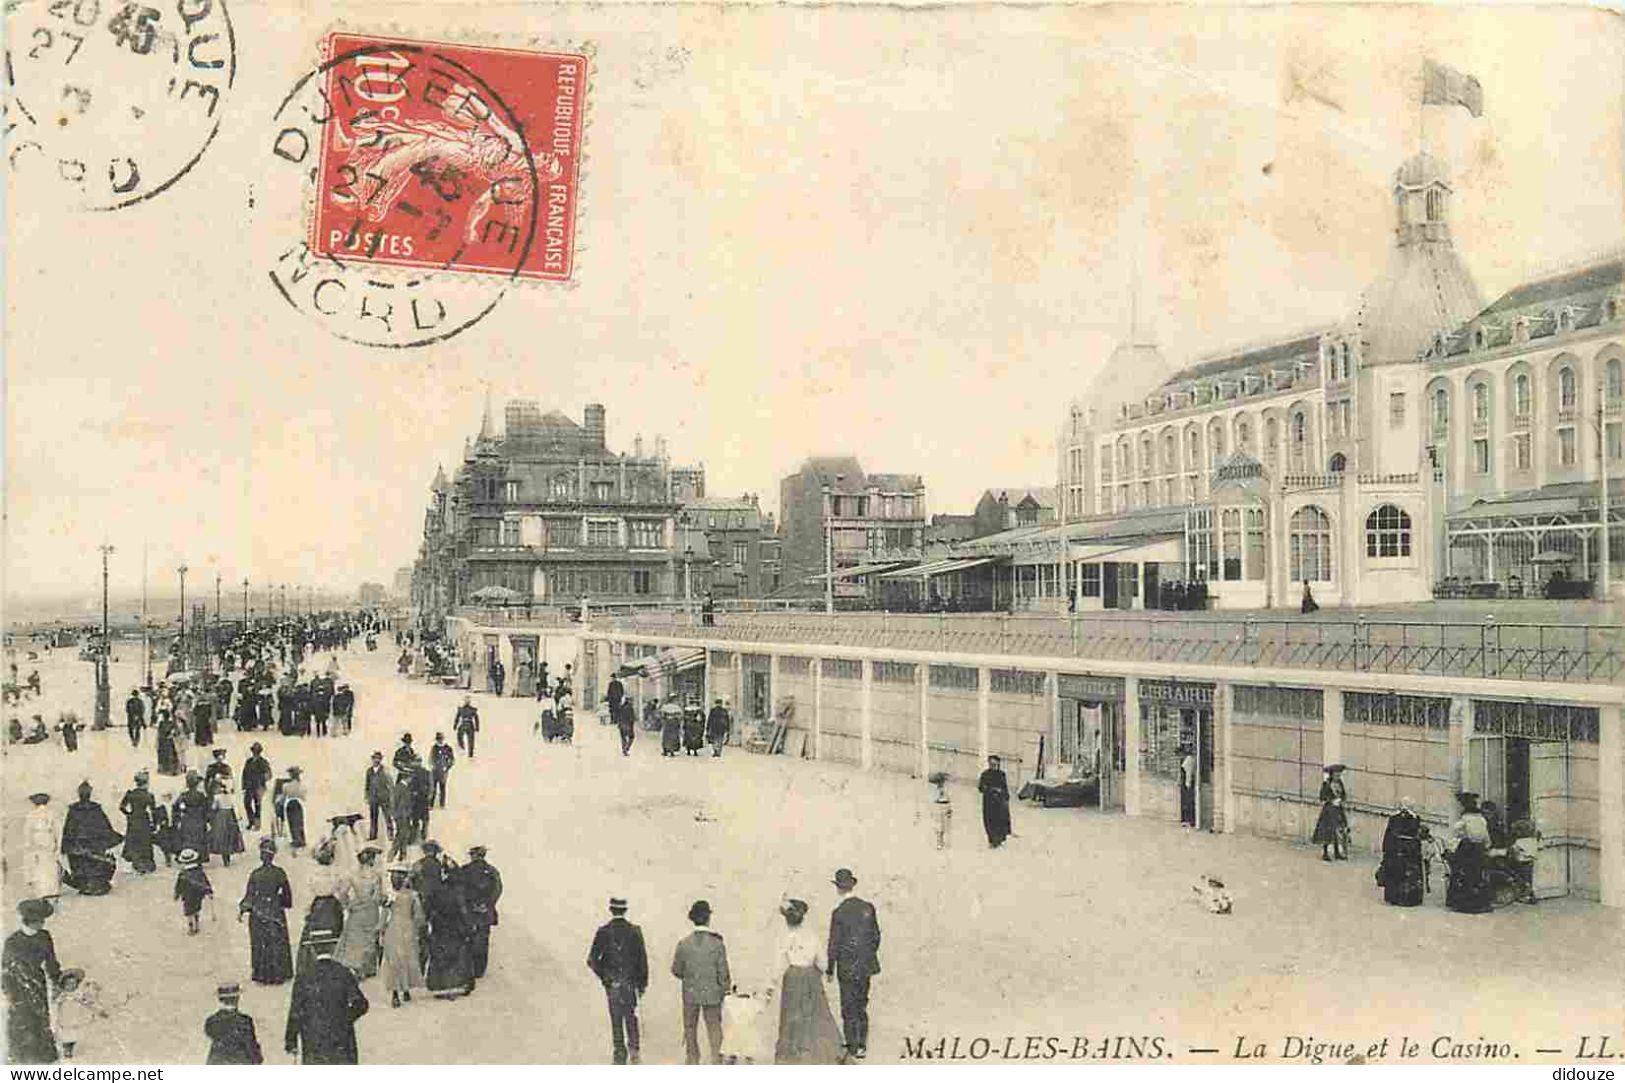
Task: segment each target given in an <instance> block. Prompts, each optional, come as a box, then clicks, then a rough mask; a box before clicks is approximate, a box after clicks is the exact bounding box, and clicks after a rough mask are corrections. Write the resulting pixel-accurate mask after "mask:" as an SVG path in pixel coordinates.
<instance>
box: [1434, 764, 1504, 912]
mask: <svg viewBox="0 0 1625 1083" xmlns="http://www.w3.org/2000/svg"><path fill="white" fill-rule="evenodd" d="M1456 800H1457V802H1458V803H1459V804H1460V805H1461V818H1460V819H1459V820H1457V821H1456V823H1455V826H1454V827H1452V828H1451V829H1450V840H1451V843H1452V845H1451V847H1450V876H1449V879H1448V880H1447V881H1446V883H1445V891H1444V904H1445V905H1446V906H1448V907H1449V908H1450V909H1452V910H1454V911H1456V912H1457V913H1458V914H1487V913H1489V911H1490V910H1491V908H1492V906H1493V890H1492V889H1491V887H1490V885H1489V880H1488V878H1487V877H1486V876H1485V875H1484V857H1485V855H1486V854H1487V853H1488V852H1489V848H1490V828H1489V824H1488V823H1486V822H1485V820H1484V814H1483V813H1482V812H1480V811H1479V810H1478V795H1477V794H1476V793H1463V794H1458V795H1457V796H1456Z"/></svg>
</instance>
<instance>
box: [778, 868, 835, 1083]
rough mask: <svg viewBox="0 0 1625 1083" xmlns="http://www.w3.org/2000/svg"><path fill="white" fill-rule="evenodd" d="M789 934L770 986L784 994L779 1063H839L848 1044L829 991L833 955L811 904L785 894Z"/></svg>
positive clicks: (780, 996) (781, 997) (783, 910)
mask: <svg viewBox="0 0 1625 1083" xmlns="http://www.w3.org/2000/svg"><path fill="white" fill-rule="evenodd" d="M779 913H781V914H783V915H784V924H785V932H784V939H783V940H781V941H780V942H779V950H778V953H777V954H776V955H774V957H773V960H774V962H773V974H772V976H771V977H770V979H769V988H770V989H772V990H773V991H774V993H775V994H776V995H777V997H778V1000H779V1037H778V1041H777V1042H775V1043H774V1046H773V1061H774V1063H776V1064H839V1063H840V1061H841V1057H842V1054H843V1053H844V1052H845V1047H844V1045H843V1043H842V1040H841V1032H840V1030H839V1029H837V1028H836V1026H835V1016H834V1015H833V1014H831V1012H830V1010H829V998H828V997H827V996H826V995H825V993H824V974H825V972H826V971H827V970H828V969H829V960H828V959H827V958H825V956H824V945H823V942H822V941H821V940H820V938H819V936H818V934H817V933H816V932H814V931H813V930H812V929H811V928H810V927H809V926H808V925H807V924H806V918H807V904H806V903H804V902H802V901H801V900H800V899H789V900H786V902H785V904H784V905H783V906H782V907H780V908H779Z"/></svg>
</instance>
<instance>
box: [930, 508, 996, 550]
mask: <svg viewBox="0 0 1625 1083" xmlns="http://www.w3.org/2000/svg"><path fill="white" fill-rule="evenodd" d="M990 533H991V531H990ZM974 537H976V516H975V515H955V514H952V513H950V512H938V513H937V514H935V515H933V516H931V521H930V522H929V523H927V524H926V526H925V544H926V547H927V548H929V547H931V546H933V545H954V544H957V543H959V542H962V541H970V540H971V539H972V538H974Z"/></svg>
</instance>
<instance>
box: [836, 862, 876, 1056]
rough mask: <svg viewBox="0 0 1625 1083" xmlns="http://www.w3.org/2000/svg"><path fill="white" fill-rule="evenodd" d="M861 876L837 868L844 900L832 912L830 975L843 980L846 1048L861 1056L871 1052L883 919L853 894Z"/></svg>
mask: <svg viewBox="0 0 1625 1083" xmlns="http://www.w3.org/2000/svg"><path fill="white" fill-rule="evenodd" d="M857 886H858V878H857V877H856V876H853V875H852V870H851V869H837V870H836V871H835V893H836V894H837V895H838V896H840V899H841V901H840V902H839V903H838V904H837V905H836V907H835V910H834V911H833V912H832V913H831V914H830V916H829V953H828V959H829V976H831V977H835V978H837V979H838V980H839V981H840V984H841V1028H842V1029H843V1030H844V1031H845V1033H846V1051H847V1053H848V1054H849V1055H851V1056H852V1057H855V1058H857V1059H859V1060H862V1059H863V1058H864V1057H866V1056H868V1054H869V979H870V978H872V977H874V976H875V975H876V974H878V973H880V922H879V921H878V920H876V918H875V908H874V907H873V906H872V905H871V904H870V903H868V902H866V901H865V900H863V899H860V898H858V897H857V896H856V895H854V894H852V889H853V888H855V887H857Z"/></svg>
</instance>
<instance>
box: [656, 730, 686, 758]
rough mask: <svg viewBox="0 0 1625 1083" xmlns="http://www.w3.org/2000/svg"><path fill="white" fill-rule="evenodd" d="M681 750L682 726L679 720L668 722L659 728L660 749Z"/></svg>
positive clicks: (668, 751) (669, 751) (667, 750)
mask: <svg viewBox="0 0 1625 1083" xmlns="http://www.w3.org/2000/svg"><path fill="white" fill-rule="evenodd" d="M682 750H683V727H682V724H681V723H679V722H668V723H666V724H665V725H663V726H662V727H661V729H660V751H662V752H667V753H673V752H681V751H682Z"/></svg>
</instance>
